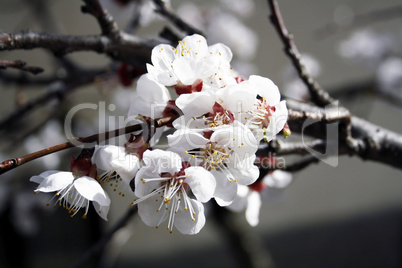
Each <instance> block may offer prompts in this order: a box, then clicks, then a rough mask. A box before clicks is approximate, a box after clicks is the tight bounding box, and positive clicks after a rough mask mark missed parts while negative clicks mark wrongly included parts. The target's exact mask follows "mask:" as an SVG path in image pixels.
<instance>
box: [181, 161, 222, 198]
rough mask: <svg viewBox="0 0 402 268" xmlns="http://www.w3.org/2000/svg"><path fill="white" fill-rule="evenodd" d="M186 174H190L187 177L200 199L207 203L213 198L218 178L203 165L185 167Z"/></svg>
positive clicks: (192, 189)
mask: <svg viewBox="0 0 402 268" xmlns="http://www.w3.org/2000/svg"><path fill="white" fill-rule="evenodd" d="M185 174H186V175H187V176H188V177H187V178H186V179H185V183H187V184H188V185H189V186H190V188H191V191H192V192H193V194H194V195H195V197H196V198H197V200H198V201H200V202H202V203H205V202H208V201H209V199H211V198H212V196H213V194H214V192H215V188H216V180H215V177H214V175H212V173H211V172H209V171H207V170H206V169H205V168H203V167H189V168H186V169H185Z"/></svg>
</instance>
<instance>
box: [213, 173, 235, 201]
mask: <svg viewBox="0 0 402 268" xmlns="http://www.w3.org/2000/svg"><path fill="white" fill-rule="evenodd" d="M213 174H214V176H215V179H216V188H215V193H214V198H215V200H216V203H218V205H219V206H221V207H225V206H228V205H230V204H231V203H232V202H233V200H234V199H235V198H236V194H237V183H235V182H234V181H233V182H229V180H228V179H227V177H226V176H225V175H224V174H223V173H222V172H218V171H216V172H213Z"/></svg>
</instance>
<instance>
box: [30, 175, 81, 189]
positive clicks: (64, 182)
mask: <svg viewBox="0 0 402 268" xmlns="http://www.w3.org/2000/svg"><path fill="white" fill-rule="evenodd" d="M73 180H74V176H73V173H71V172H67V171H59V172H55V173H53V174H50V175H49V176H47V177H46V178H45V179H44V180H43V181H42V182H41V183H40V184H39V186H38V188H37V189H36V190H35V191H39V192H45V193H48V192H54V191H59V190H61V189H64V188H65V187H67V186H68V185H70V184H71V183H72V182H73Z"/></svg>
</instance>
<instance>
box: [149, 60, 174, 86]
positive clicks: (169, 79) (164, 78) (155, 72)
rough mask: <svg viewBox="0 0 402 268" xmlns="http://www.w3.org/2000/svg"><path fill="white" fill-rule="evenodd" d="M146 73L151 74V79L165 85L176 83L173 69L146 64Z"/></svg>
mask: <svg viewBox="0 0 402 268" xmlns="http://www.w3.org/2000/svg"><path fill="white" fill-rule="evenodd" d="M147 70H148V73H149V74H150V75H151V76H152V78H153V79H155V80H156V81H158V82H159V83H161V84H162V85H165V86H173V85H175V84H177V83H178V82H179V81H178V79H177V77H176V75H174V73H173V69H172V68H171V67H170V69H169V70H168V69H159V68H155V67H154V66H152V65H150V64H147Z"/></svg>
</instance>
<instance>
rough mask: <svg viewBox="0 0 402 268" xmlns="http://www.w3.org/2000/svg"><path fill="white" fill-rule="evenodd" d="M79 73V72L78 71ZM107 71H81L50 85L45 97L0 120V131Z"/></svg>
mask: <svg viewBox="0 0 402 268" xmlns="http://www.w3.org/2000/svg"><path fill="white" fill-rule="evenodd" d="M77 71H78V70H77ZM104 72H105V71H104V70H102V71H99V70H98V71H92V70H91V71H84V70H81V71H80V72H77V73H76V74H75V75H73V76H70V77H69V78H70V79H66V80H65V81H63V80H61V81H55V82H53V83H52V84H50V85H49V87H48V90H47V92H46V93H44V94H43V95H41V96H39V97H38V98H36V99H34V100H32V101H30V102H28V103H27V104H25V105H24V106H22V107H21V108H19V109H17V110H15V111H14V112H12V113H11V114H9V115H8V116H7V117H5V118H3V119H2V120H0V130H4V129H5V128H7V127H9V126H11V125H12V124H14V123H16V122H17V121H18V120H19V119H21V118H22V117H23V116H24V115H25V114H27V113H28V112H30V111H32V109H34V108H36V107H40V106H41V105H43V104H46V103H48V102H50V101H52V100H54V99H58V100H62V99H63V98H64V96H65V95H67V94H68V93H70V92H71V91H73V90H75V89H76V88H77V87H79V86H82V85H85V84H88V83H91V82H93V80H94V78H95V77H96V76H98V75H100V74H102V73H104Z"/></svg>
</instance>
